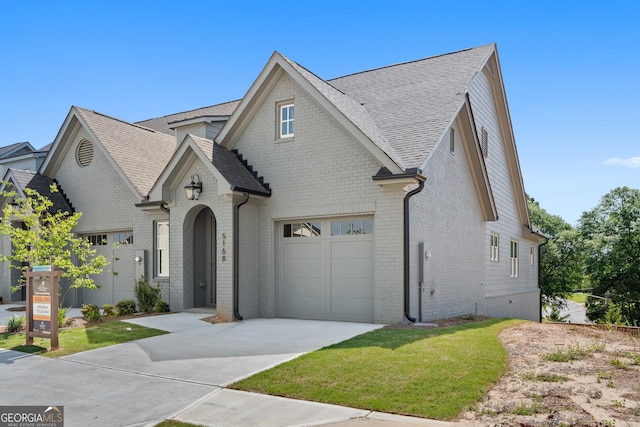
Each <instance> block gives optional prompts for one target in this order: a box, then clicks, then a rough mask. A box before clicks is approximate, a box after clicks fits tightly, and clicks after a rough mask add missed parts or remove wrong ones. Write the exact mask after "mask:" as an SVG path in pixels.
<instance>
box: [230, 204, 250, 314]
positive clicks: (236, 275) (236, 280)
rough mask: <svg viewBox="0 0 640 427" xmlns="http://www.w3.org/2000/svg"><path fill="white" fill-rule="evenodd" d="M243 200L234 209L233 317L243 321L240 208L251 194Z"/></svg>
mask: <svg viewBox="0 0 640 427" xmlns="http://www.w3.org/2000/svg"><path fill="white" fill-rule="evenodd" d="M243 196H244V198H243V200H242V201H240V202H238V204H236V205H235V206H234V208H233V315H234V316H235V318H236V319H238V320H242V319H243V317H242V316H241V315H240V227H239V226H240V207H241V206H242V205H244V204H245V203H247V202H248V201H249V193H247V192H246V191H245V192H244V193H243Z"/></svg>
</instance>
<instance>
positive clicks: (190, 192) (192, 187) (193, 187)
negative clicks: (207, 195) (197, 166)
mask: <svg viewBox="0 0 640 427" xmlns="http://www.w3.org/2000/svg"><path fill="white" fill-rule="evenodd" d="M184 191H185V193H186V194H187V199H188V200H198V197H200V193H202V182H201V181H200V177H199V176H198V175H197V174H193V175H191V182H190V183H189V184H188V185H185V186H184Z"/></svg>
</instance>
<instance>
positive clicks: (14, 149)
mask: <svg viewBox="0 0 640 427" xmlns="http://www.w3.org/2000/svg"><path fill="white" fill-rule="evenodd" d="M34 151H36V150H35V149H34V148H33V147H32V146H31V144H29V143H28V142H16V143H15V144H11V145H7V146H6V147H0V159H2V160H4V159H8V158H11V157H16V156H21V155H23V154H29V153H33V152H34Z"/></svg>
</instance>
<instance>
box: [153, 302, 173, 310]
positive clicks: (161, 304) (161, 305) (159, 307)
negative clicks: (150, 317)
mask: <svg viewBox="0 0 640 427" xmlns="http://www.w3.org/2000/svg"><path fill="white" fill-rule="evenodd" d="M153 310H154V311H155V312H156V313H168V312H169V304H167V303H166V302H164V301H158V302H157V303H156V305H155V307H154V308H153Z"/></svg>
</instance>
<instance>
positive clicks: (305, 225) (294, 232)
mask: <svg viewBox="0 0 640 427" xmlns="http://www.w3.org/2000/svg"><path fill="white" fill-rule="evenodd" d="M320 231H321V224H320V223H319V222H298V223H291V224H284V231H283V234H282V236H283V237H318V236H320Z"/></svg>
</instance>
